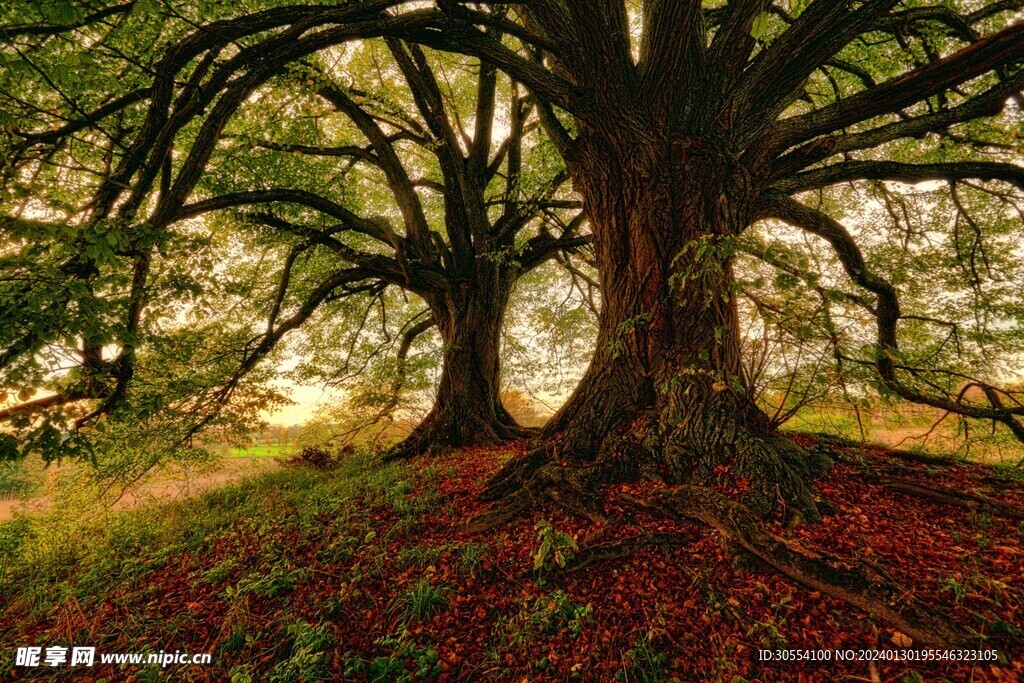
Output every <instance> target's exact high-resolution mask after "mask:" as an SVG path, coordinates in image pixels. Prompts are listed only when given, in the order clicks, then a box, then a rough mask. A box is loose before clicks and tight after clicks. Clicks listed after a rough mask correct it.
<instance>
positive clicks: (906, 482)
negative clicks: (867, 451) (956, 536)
mask: <svg viewBox="0 0 1024 683" xmlns="http://www.w3.org/2000/svg"><path fill="white" fill-rule="evenodd" d="M874 479H875V480H876V481H877V482H878V483H879V484H881V485H882V486H884V487H885V488H887V489H889V490H892V491H899V492H900V493H904V494H907V495H909V496H916V497H918V498H924V499H926V500H930V501H932V502H935V503H943V504H945V505H951V506H953V507H958V508H961V509H964V510H971V511H977V512H986V513H988V514H991V515H996V516H998V517H1007V518H1009V519H1024V508H1021V507H1020V506H1018V505H1011V504H1010V503H1003V502H1001V501H998V500H992V499H991V498H987V497H986V496H981V495H978V494H976V493H970V492H967V491H957V490H956V489H951V488H949V487H947V486H938V485H935V484H922V483H920V482H916V481H911V480H910V479H901V478H898V477H877V478H874Z"/></svg>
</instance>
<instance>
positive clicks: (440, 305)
mask: <svg viewBox="0 0 1024 683" xmlns="http://www.w3.org/2000/svg"><path fill="white" fill-rule="evenodd" d="M502 280H503V278H502V277H501V275H500V274H499V273H498V272H497V269H496V268H492V267H488V266H481V267H480V268H479V269H478V272H477V274H476V278H475V279H474V280H467V281H466V282H464V283H461V284H460V285H456V286H455V287H453V288H449V289H447V290H445V291H443V292H438V293H437V295H436V296H433V297H431V298H430V300H429V301H428V303H429V304H430V308H431V311H432V313H433V315H434V319H435V320H437V326H438V331H439V332H440V334H441V340H442V343H443V344H444V358H443V362H442V367H441V380H440V383H439V384H438V388H437V395H436V396H435V399H434V405H433V407H432V408H431V410H430V412H429V413H428V414H427V416H426V417H425V418H424V419H423V421H422V422H421V423H420V424H419V425H418V426H417V427H416V429H414V430H413V432H412V433H411V434H410V435H409V436H408V437H406V438H405V439H404V440H403V441H402V442H401V443H400V444H399V445H398V446H396V447H395V449H394V450H393V451H392V453H391V454H390V455H391V457H412V456H416V455H421V454H423V453H426V452H428V451H431V450H432V449H436V448H446V447H451V448H458V447H462V446H493V445H497V444H499V443H501V442H503V441H505V440H509V439H519V438H523V437H525V436H528V435H530V434H531V433H532V431H531V430H529V429H526V428H524V427H521V426H520V425H519V424H518V423H517V422H516V421H515V419H514V418H513V417H512V416H511V415H510V414H509V412H508V411H507V410H506V409H505V407H504V405H502V402H501V359H500V348H501V328H502V324H503V322H504V313H505V308H506V305H507V304H508V298H509V294H510V286H509V285H508V284H507V283H505V282H502Z"/></svg>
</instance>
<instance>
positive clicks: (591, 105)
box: [413, 0, 1024, 519]
mask: <svg viewBox="0 0 1024 683" xmlns="http://www.w3.org/2000/svg"><path fill="white" fill-rule="evenodd" d="M1022 5H1024V3H1020V2H997V3H988V4H983V3H970V2H963V3H953V4H952V5H951V4H950V3H943V4H942V5H931V4H928V3H909V2H908V3H900V2H897V1H896V0H872V1H869V2H835V1H833V0H817V1H813V2H769V1H766V0H750V1H737V2H729V3H727V4H725V3H699V2H668V1H664V2H662V1H659V0H650V1H649V2H644V3H628V2H621V1H617V0H606V1H601V2H597V3H594V2H586V3H583V2H573V1H561V2H555V1H551V2H547V1H544V0H539V1H537V2H530V3H524V4H522V5H519V6H517V10H516V11H517V15H516V16H517V17H518V22H517V25H516V27H515V31H514V35H516V37H517V38H518V39H519V40H520V41H521V43H522V44H523V46H525V47H524V48H523V50H521V51H519V52H515V51H513V50H511V49H509V48H507V47H506V46H504V45H500V44H498V43H496V42H495V41H492V40H489V39H487V38H486V37H485V36H484V34H483V33H482V32H481V31H480V30H479V28H475V27H474V26H473V25H474V24H479V25H486V24H488V23H489V22H490V21H491V20H490V19H489V18H488V17H486V16H483V15H481V14H479V13H476V12H474V11H472V10H469V9H466V8H462V7H456V6H453V5H452V4H449V3H443V4H441V7H442V11H443V13H444V22H443V23H442V25H441V30H438V31H436V32H431V31H430V30H429V29H420V30H417V31H415V32H413V33H414V35H415V36H416V38H417V39H419V40H421V41H423V42H425V43H429V44H432V45H435V46H437V47H439V48H447V49H454V50H461V51H466V52H470V53H474V54H479V55H483V56H485V57H486V58H487V59H489V60H492V61H493V62H494V63H496V64H498V65H499V66H500V67H501V68H503V69H505V70H507V71H508V72H509V73H510V74H512V75H513V76H514V77H515V78H517V79H519V80H521V81H522V82H523V83H525V84H527V85H528V86H529V87H531V88H532V89H533V90H534V92H535V93H537V95H538V96H539V97H540V98H542V100H543V102H544V107H542V111H543V112H545V114H546V116H545V119H544V121H545V124H546V126H547V130H548V132H549V134H550V136H551V137H552V139H553V140H554V141H555V142H556V144H557V145H558V146H559V148H560V150H561V151H562V154H563V156H564V158H565V160H566V163H567V165H568V167H569V170H570V172H571V174H572V178H573V182H574V184H575V188H576V190H577V191H578V192H579V193H580V195H581V196H582V198H583V202H584V206H585V210H586V212H587V215H588V216H589V218H590V221H591V225H592V230H593V234H594V243H595V251H596V262H597V268H598V270H599V272H600V275H601V289H602V301H603V307H602V310H601V318H600V331H599V336H598V342H597V347H596V351H595V355H594V358H593V360H592V362H591V365H590V368H589V370H588V372H587V374H586V375H585V376H584V378H583V380H582V382H581V383H580V385H579V387H578V389H577V390H576V392H575V393H574V394H573V396H572V397H571V398H570V399H569V401H568V402H567V403H566V405H565V406H564V407H563V408H562V409H561V411H560V412H559V413H558V414H557V415H556V416H555V418H554V419H553V420H552V421H551V423H550V424H549V425H548V426H547V428H546V429H545V432H544V435H543V437H544V439H545V441H546V445H545V447H544V448H542V449H539V450H538V451H535V452H534V453H532V454H531V455H530V456H529V457H527V458H525V459H523V460H521V461H519V462H517V463H514V464H512V465H510V466H509V467H508V468H507V469H506V470H505V471H504V472H502V473H500V474H499V475H498V476H497V477H496V478H495V480H493V481H492V483H491V485H490V486H489V488H488V490H487V492H486V495H487V497H490V498H505V499H506V505H505V506H504V507H503V508H499V509H498V510H496V514H495V516H494V519H504V518H508V516H509V515H511V514H514V513H515V511H516V510H520V509H522V508H523V507H525V506H527V505H530V504H532V503H533V501H536V500H537V499H538V498H539V497H540V498H543V494H545V493H547V494H548V495H550V496H551V497H553V498H555V499H556V500H559V501H561V502H563V503H566V502H568V504H570V505H571V506H572V507H574V508H575V509H577V510H579V511H582V512H588V511H589V513H591V514H592V513H593V512H594V511H595V510H596V507H595V505H594V502H593V499H592V496H591V494H590V493H589V488H590V487H589V485H590V484H592V483H594V482H595V481H600V480H601V479H602V478H608V477H619V476H636V475H637V474H639V473H643V472H646V473H652V474H656V475H657V476H658V477H659V478H663V479H666V480H667V481H669V482H675V483H684V482H691V483H707V482H710V481H712V480H713V479H714V476H715V475H714V473H715V472H716V468H727V469H728V470H729V471H730V473H731V475H732V476H733V477H735V479H736V480H745V482H746V483H747V484H748V485H749V486H750V492H749V494H748V495H747V497H746V499H747V502H748V503H749V505H750V506H751V507H752V508H753V509H754V510H755V511H756V512H758V513H761V514H764V513H767V512H769V511H770V510H772V509H773V508H775V507H776V506H777V504H779V503H782V504H783V505H784V506H785V507H786V509H787V510H788V511H789V512H790V513H795V514H799V515H802V516H805V517H810V518H814V517H816V516H817V514H818V511H817V509H816V504H815V500H814V497H813V495H812V494H811V492H810V489H809V488H808V484H809V481H810V479H811V478H812V477H813V476H814V475H815V474H817V473H820V472H821V471H822V470H823V468H824V467H825V466H826V465H827V463H826V462H824V461H823V459H822V458H820V457H814V456H812V455H809V454H808V453H805V452H803V451H801V450H800V449H799V448H797V447H795V446H794V445H793V444H792V443H791V442H790V441H788V440H787V439H785V438H783V437H781V436H779V435H778V434H776V433H774V432H773V431H772V430H771V429H770V428H769V425H768V424H767V421H766V419H765V416H764V414H763V412H762V411H761V410H760V409H759V408H758V407H757V406H756V405H755V404H754V402H753V401H752V399H751V398H750V392H749V391H748V387H747V386H745V382H744V379H743V372H742V369H741V354H740V335H739V333H738V325H737V306H736V289H737V287H736V282H735V278H734V273H733V265H732V262H733V254H734V252H735V251H736V249H737V248H738V245H739V243H740V242H741V240H742V237H743V236H744V233H745V232H746V231H747V230H748V229H749V228H750V227H751V226H752V225H754V224H755V222H757V221H758V220H759V219H766V218H772V219H778V220H780V221H784V222H785V223H788V224H789V225H791V226H794V227H796V228H799V229H800V230H802V231H804V232H805V233H807V234H808V235H811V236H814V237H815V238H820V239H821V240H824V241H825V242H826V243H827V244H828V245H830V246H831V248H832V249H833V250H834V252H835V255H836V258H837V260H838V263H839V265H840V266H841V267H842V269H843V270H844V271H845V273H846V275H847V277H848V281H849V282H850V283H852V284H853V285H854V286H855V287H856V288H860V289H862V290H863V291H864V294H863V295H864V296H866V297H867V298H868V300H869V302H868V306H867V309H866V310H869V311H870V312H871V313H872V315H873V317H874V318H875V320H876V326H877V335H876V339H875V340H874V343H873V344H872V345H871V350H870V355H869V357H868V358H867V360H869V362H871V363H872V364H873V366H874V369H875V372H876V374H877V380H878V383H879V385H880V387H881V388H882V389H883V390H884V391H887V392H890V393H892V394H894V395H896V396H899V397H901V398H903V399H907V400H910V401H914V402H917V403H923V404H927V405H931V406H935V407H937V408H940V409H943V410H949V411H951V412H954V413H959V414H964V415H968V416H970V417H975V418H984V419H991V420H994V421H997V422H999V423H1001V424H1002V425H1005V426H1006V427H1007V428H1008V429H1009V430H1010V431H1012V433H1013V434H1014V435H1016V436H1017V437H1018V438H1020V437H1021V436H1024V426H1022V425H1021V423H1020V416H1021V415H1024V407H1021V405H1020V403H1019V402H1018V401H1019V400H1018V399H1017V398H1015V397H1014V396H1012V395H1011V394H1008V393H1006V392H1005V391H1002V390H1000V389H998V388H996V387H995V386H993V385H992V384H991V383H989V382H980V384H981V386H982V388H983V392H982V393H983V395H984V396H985V400H983V401H970V400H966V399H964V395H963V394H962V393H960V394H957V393H956V392H957V388H954V387H948V389H937V388H936V387H937V386H938V385H937V384H936V383H935V382H932V381H930V380H931V377H932V376H933V375H931V370H935V369H934V368H932V369H928V368H926V367H916V366H914V365H913V364H911V363H909V362H908V361H907V360H906V358H905V356H903V355H902V354H901V351H900V344H899V335H898V331H899V328H900V322H901V320H902V319H903V317H904V313H903V311H902V310H901V307H900V299H899V292H898V291H897V289H896V288H895V287H894V286H893V285H892V284H891V283H890V282H889V281H887V279H886V278H885V277H884V276H883V275H882V274H880V273H879V272H878V271H877V270H876V269H875V268H873V266H872V264H870V263H868V262H867V261H866V260H865V258H864V256H863V255H862V251H861V248H860V246H859V245H858V242H857V240H855V239H854V237H853V236H852V233H851V231H850V230H849V229H848V228H847V227H846V226H844V225H843V224H842V223H841V222H840V220H838V219H837V218H836V217H835V215H830V213H829V212H828V210H827V209H826V208H824V207H826V206H827V204H822V207H823V208H819V207H817V206H815V205H814V203H813V202H812V201H809V199H810V194H809V193H812V192H815V191H819V190H822V189H824V188H828V187H830V186H833V185H837V184H840V183H848V182H858V181H884V180H894V181H903V182H919V181H924V180H940V181H945V182H946V183H947V184H948V186H949V187H950V188H952V189H954V190H955V188H956V186H957V183H961V182H964V181H979V182H982V183H984V184H985V185H984V187H988V188H990V189H993V191H1003V192H1011V191H1012V190H1013V189H1014V188H1016V189H1018V190H1019V189H1020V188H1021V187H1024V172H1022V171H1021V168H1020V167H1019V166H1018V165H1016V164H1014V163H1011V162H1010V161H1008V160H1007V159H1006V158H1005V156H1004V158H999V156H998V155H997V156H996V157H995V158H993V156H992V155H990V154H986V153H985V152H986V151H989V150H992V149H995V148H998V146H999V145H1000V144H1003V145H1005V144H1006V138H1005V137H1003V139H1002V141H1000V139H999V138H1000V136H1006V135H1007V133H1008V132H1009V131H1011V130H1013V129H1014V127H1015V126H1019V109H1018V107H1019V96H1020V92H1021V89H1022V86H1024V72H1022V71H1021V69H1020V63H1021V61H1022V59H1024V25H1021V24H1019V23H1014V21H1015V16H1016V15H1015V12H1016V11H1017V10H1019V8H1020V7H1021V6H1022ZM508 30H509V32H510V33H513V29H511V28H509V29H508ZM524 52H525V55H524ZM531 57H532V58H531ZM1014 98H1018V99H1017V101H1016V104H1014V103H1013V101H1014ZM1001 114H1002V116H1003V118H1002V119H1001V121H999V122H997V123H996V124H995V125H992V126H991V127H990V128H989V129H988V130H987V132H986V133H985V134H983V135H982V136H981V138H980V139H978V140H977V141H976V143H975V146H974V148H971V147H968V146H967V143H964V142H961V141H962V140H963V136H965V135H968V136H971V135H973V131H972V130H971V129H969V128H967V127H966V126H965V124H968V123H970V122H973V121H976V120H978V119H983V118H987V117H999V116H1000V115H1001ZM907 138H916V139H922V138H923V139H926V140H928V144H927V145H926V146H934V145H935V144H937V142H939V141H953V142H955V143H956V144H954V145H953V146H952V151H951V152H949V153H948V154H947V157H952V159H948V160H942V161H928V162H926V163H921V162H920V161H921V159H922V158H924V155H921V154H918V155H917V156H918V158H917V159H915V158H914V150H913V149H912V150H910V152H909V153H908V151H907V150H906V149H904V148H900V147H898V143H899V142H900V141H902V140H905V139H907ZM1011 142H1012V141H1011ZM975 149H977V150H978V151H975ZM1011 149H1012V148H1011ZM1000 185H1001V186H1002V188H1000V187H999V186H1000ZM1003 188H1008V189H1005V190H1004V189H1003ZM1011 194H1012V192H1011ZM1017 220H1019V217H1018V219H1017ZM953 247H954V248H957V247H956V245H953ZM936 372H937V373H940V374H941V372H942V369H941V368H939V369H938V370H936ZM942 386H948V385H947V384H945V383H944V384H943V385H942ZM595 461H596V466H589V465H588V463H594V462H595ZM566 463H568V464H566Z"/></svg>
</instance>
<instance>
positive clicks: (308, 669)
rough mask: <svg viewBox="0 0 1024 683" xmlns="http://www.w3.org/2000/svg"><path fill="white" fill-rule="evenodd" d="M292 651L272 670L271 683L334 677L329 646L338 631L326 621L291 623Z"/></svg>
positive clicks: (298, 681) (288, 634) (309, 680)
mask: <svg viewBox="0 0 1024 683" xmlns="http://www.w3.org/2000/svg"><path fill="white" fill-rule="evenodd" d="M286 634H287V637H288V640H289V649H290V651H289V654H288V657H287V659H283V660H281V661H280V662H278V664H277V665H276V666H275V667H274V668H273V670H271V672H270V675H269V677H268V678H267V680H268V681H270V683H313V682H314V681H325V680H328V679H329V678H330V668H329V664H330V658H329V652H328V651H329V648H330V647H331V646H332V645H333V644H334V641H335V638H334V635H333V634H332V633H331V632H330V630H329V629H328V627H327V626H326V625H325V624H318V625H315V626H314V625H312V624H309V623H307V622H305V621H297V622H295V623H293V624H289V625H288V627H287V629H286Z"/></svg>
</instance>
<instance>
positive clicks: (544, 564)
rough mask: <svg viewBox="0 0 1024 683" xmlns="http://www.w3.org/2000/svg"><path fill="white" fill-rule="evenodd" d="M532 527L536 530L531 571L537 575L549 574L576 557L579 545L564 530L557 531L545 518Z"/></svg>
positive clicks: (563, 566)
mask: <svg viewBox="0 0 1024 683" xmlns="http://www.w3.org/2000/svg"><path fill="white" fill-rule="evenodd" d="M533 528H534V529H535V530H536V531H537V549H536V550H535V551H534V553H533V571H534V572H536V573H537V574H538V575H541V576H543V575H548V574H551V573H552V572H554V571H555V569H556V568H558V569H564V568H565V565H567V564H568V563H569V562H572V560H573V558H575V557H576V551H577V550H579V546H578V545H577V544H576V539H575V538H573V537H572V536H570V535H569V534H567V533H565V532H564V531H559V530H558V529H556V528H555V527H554V526H552V524H551V522H549V521H547V520H546V519H542V520H541V521H539V522H537V524H535V525H534V527H533Z"/></svg>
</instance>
